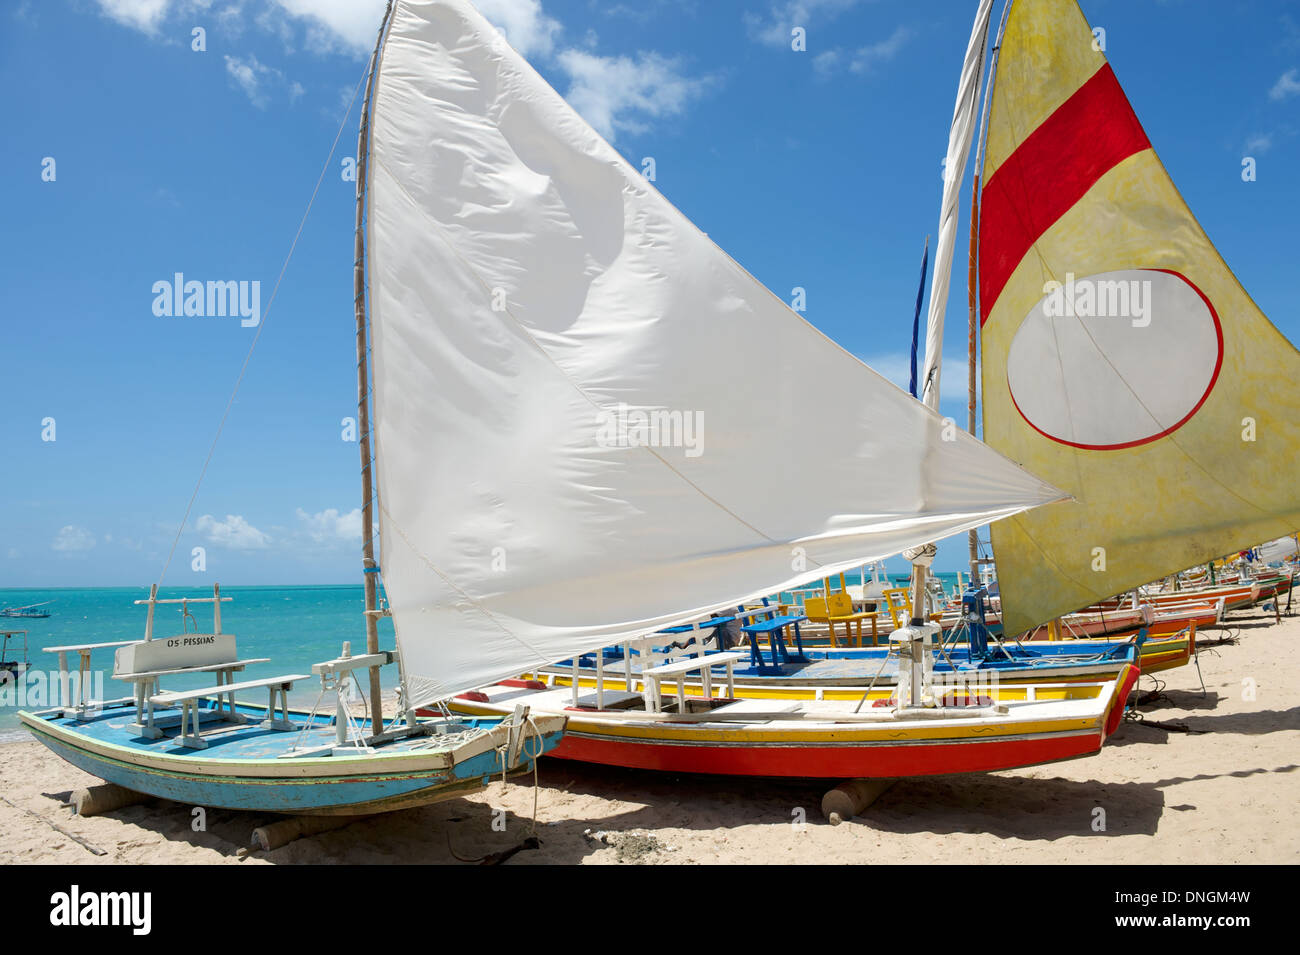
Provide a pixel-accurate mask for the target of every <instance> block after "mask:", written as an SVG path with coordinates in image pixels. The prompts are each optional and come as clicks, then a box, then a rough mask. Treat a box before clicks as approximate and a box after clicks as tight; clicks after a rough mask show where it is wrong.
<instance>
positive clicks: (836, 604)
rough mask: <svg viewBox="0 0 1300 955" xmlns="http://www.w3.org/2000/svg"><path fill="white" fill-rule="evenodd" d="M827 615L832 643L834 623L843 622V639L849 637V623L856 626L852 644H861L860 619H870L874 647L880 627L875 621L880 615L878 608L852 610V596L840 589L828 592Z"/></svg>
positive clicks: (833, 639) (877, 640) (878, 637)
mask: <svg viewBox="0 0 1300 955" xmlns="http://www.w3.org/2000/svg"><path fill="white" fill-rule="evenodd" d="M826 610H827V616H828V618H829V620H830V625H831V643H832V644H834V642H835V638H834V634H835V626H836V624H841V623H842V624H844V639H845V640H847V639H848V638H849V625H850V624H852V625H854V626H856V628H857V631H856V633H857V636H856V640H855V642H854V646H858V647H860V646H862V621H864V620H870V621H871V645H872V646H873V647H874V646H876V645H877V643H878V642H879V640H880V628H879V625H878V624H877V623H876V618H877V617H879V616H880V611H878V610H862V611H856V612H855V611H854V609H853V598H851V597H850V596H849V595H848V594H846V593H844V592H843V591H841V592H840V593H837V594H830V595H829V596H828V597H827V598H826Z"/></svg>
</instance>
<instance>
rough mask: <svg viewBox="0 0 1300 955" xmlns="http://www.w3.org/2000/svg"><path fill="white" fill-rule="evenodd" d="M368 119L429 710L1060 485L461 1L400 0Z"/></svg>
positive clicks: (387, 394)
mask: <svg viewBox="0 0 1300 955" xmlns="http://www.w3.org/2000/svg"><path fill="white" fill-rule="evenodd" d="M371 130H372V131H371V137H372V141H371V147H370V152H369V156H370V165H369V177H370V181H369V186H368V188H369V200H368V201H369V206H368V225H367V233H368V254H367V258H368V263H367V264H368V272H369V277H370V305H371V327H372V335H373V365H374V372H375V390H374V405H375V421H376V449H377V455H378V460H377V469H378V481H379V505H380V527H381V541H382V558H381V564H382V571H383V581H384V586H385V590H386V592H387V596H388V599H389V604H390V606H391V608H392V612H393V618H394V622H395V625H396V629H397V637H398V643H399V647H400V650H401V652H402V656H403V660H404V664H405V671H406V674H407V679H408V686H409V689H410V692H411V702H412V703H415V704H418V703H423V702H428V701H430V700H433V699H436V698H439V697H443V696H447V695H451V694H454V693H457V692H460V691H462V690H465V689H468V688H471V687H474V686H479V685H483V684H486V683H489V682H492V681H495V680H498V679H501V678H504V677H508V676H511V675H514V674H517V673H519V672H520V671H522V670H524V669H526V668H527V667H530V666H533V665H536V664H541V663H546V662H553V661H555V660H558V659H563V658H564V657H567V656H569V655H571V654H573V653H575V652H579V651H586V650H590V649H593V648H595V647H598V646H601V645H603V644H608V643H612V642H616V641H618V640H620V639H625V638H628V637H630V636H641V635H644V634H646V633H648V632H651V631H653V630H655V629H658V628H660V627H663V626H665V625H669V624H673V623H677V622H680V621H682V620H684V619H689V618H690V617H693V616H695V615H698V614H701V613H704V612H707V611H709V610H712V609H715V608H719V607H724V606H727V605H735V604H736V603H737V602H738V601H741V600H745V599H750V598H752V597H754V596H756V595H760V594H763V593H770V592H772V591H774V590H776V589H778V588H786V587H790V586H794V585H796V584H800V583H803V582H806V581H808V580H811V579H814V578H817V577H820V576H822V575H824V574H827V573H833V572H838V571H839V570H842V569H844V570H847V569H851V568H853V567H857V566H860V565H861V564H862V563H863V562H865V561H868V560H872V559H875V558H878V557H883V556H886V555H889V554H894V553H897V552H898V551H900V550H902V549H904V548H906V547H908V546H911V545H914V544H917V543H921V542H924V541H930V540H936V539H938V538H940V537H943V536H945V535H947V534H952V533H955V532H958V531H962V530H965V529H967V528H970V527H973V526H976V525H979V524H982V523H985V522H987V521H990V520H995V519H997V518H1000V517H1004V516H1007V515H1011V514H1016V513H1018V512H1020V511H1023V510H1025V509H1026V508H1029V507H1033V506H1035V505H1038V504H1041V503H1045V502H1048V501H1051V500H1056V499H1058V498H1059V497H1060V496H1061V495H1060V493H1059V492H1057V491H1056V490H1055V489H1054V488H1052V487H1050V486H1049V485H1046V484H1044V483H1043V482H1041V481H1039V480H1038V479H1037V478H1035V477H1033V476H1032V475H1030V474H1028V473H1027V472H1025V471H1023V470H1021V469H1020V468H1019V467H1018V466H1016V465H1015V464H1013V463H1011V462H1010V461H1008V460H1007V459H1005V458H1003V457H1001V456H1000V455H998V454H996V453H995V452H993V451H992V450H990V449H989V448H987V447H985V446H984V445H983V444H981V443H979V442H978V441H976V440H975V439H973V438H971V437H970V436H969V435H967V434H965V433H963V432H960V431H957V430H955V429H945V426H944V424H943V422H942V421H941V419H940V418H939V417H938V416H937V415H936V414H935V413H934V412H932V411H930V410H929V409H927V408H925V407H924V406H923V405H921V404H920V403H918V402H916V401H914V400H912V399H911V398H910V397H909V396H907V395H906V394H905V393H904V392H902V391H900V390H899V389H897V388H895V387H894V386H893V385H892V384H890V383H889V382H887V381H886V380H885V379H883V378H881V377H880V376H879V375H877V374H876V373H875V372H873V371H872V370H871V369H870V368H868V367H867V366H866V365H864V364H863V363H862V362H860V361H859V360H858V359H857V358H855V357H853V356H852V355H850V354H848V353H847V352H845V351H843V350H842V349H841V348H839V347H838V346H836V345H835V344H834V343H833V342H831V341H830V340H828V339H827V338H825V337H824V336H823V335H821V334H820V333H819V332H818V331H817V330H816V329H815V328H813V327H812V326H811V325H809V324H807V323H806V322H805V321H803V320H802V319H801V318H800V317H799V316H797V315H796V314H794V313H793V312H792V311H791V310H790V309H789V308H787V307H786V305H785V304H784V303H783V302H781V301H780V300H779V299H777V298H776V297H775V296H774V295H772V294H771V293H770V292H769V291H768V290H767V289H766V288H764V287H763V286H762V285H760V284H759V283H758V282H757V281H756V280H755V279H754V278H753V277H751V276H750V275H749V274H748V273H746V272H745V271H744V270H743V269H742V268H741V267H740V266H739V265H737V264H736V263H735V262H734V261H732V260H731V259H730V258H728V257H727V256H726V254H725V253H723V252H722V251H721V250H719V249H718V248H717V246H715V245H714V244H713V243H712V242H711V241H710V240H709V239H708V238H707V237H706V236H705V235H704V234H703V233H701V232H700V231H699V230H698V229H697V228H696V227H695V226H694V225H692V224H691V223H690V222H689V221H688V220H687V219H686V218H685V217H684V216H683V215H682V214H681V213H680V212H678V211H677V210H676V209H675V208H674V207H673V206H672V205H670V204H669V203H668V202H667V201H666V200H665V199H664V198H663V197H662V196H661V195H660V194H659V193H658V192H657V191H656V190H655V189H654V188H653V187H652V186H651V185H650V184H649V183H647V182H646V180H645V179H644V178H643V177H642V176H640V175H639V174H638V173H637V171H636V170H635V169H634V168H632V167H631V166H630V165H628V163H626V162H625V161H624V159H623V158H622V157H621V156H620V155H619V154H618V153H617V152H616V151H615V150H614V149H613V148H612V147H610V146H609V145H608V144H607V143H605V142H604V141H603V140H602V139H601V138H600V137H599V136H598V135H597V134H596V133H595V132H594V131H593V130H592V129H591V127H590V126H588V125H587V123H585V122H584V121H583V120H582V119H581V118H580V117H579V116H578V115H577V114H576V113H575V112H574V111H573V110H572V109H571V108H570V107H569V106H568V105H567V104H566V103H565V102H564V100H563V99H562V98H561V97H560V96H559V95H558V94H557V93H556V92H555V91H554V90H552V89H551V88H550V87H549V86H548V85H547V84H546V82H545V81H544V80H542V78H541V77H540V76H538V75H537V73H535V72H534V71H533V69H532V68H531V67H530V66H529V65H528V64H527V63H526V62H525V61H524V60H523V59H522V58H521V57H520V56H519V55H518V54H516V53H515V52H514V51H513V50H512V49H511V48H510V47H509V46H508V45H507V44H506V43H505V41H504V40H503V39H502V38H501V37H500V36H499V35H498V34H497V33H496V31H495V30H494V29H493V28H492V27H491V26H490V25H489V24H488V23H487V22H486V21H485V20H484V19H483V18H482V17H481V16H480V15H479V14H478V13H477V12H476V11H475V10H474V9H473V8H472V7H471V6H470V4H469V3H467V2H464V0H436V2H435V0H426V2H405V0H403V2H399V3H397V4H396V5H395V9H394V11H393V15H392V21H391V24H390V27H389V32H388V36H387V39H386V40H385V42H384V47H383V52H382V55H381V58H380V62H379V66H378V75H377V77H376V87H375V94H374V106H373V117H372V127H371ZM653 412H658V417H653V416H651V413H653ZM643 414H644V415H647V418H646V419H645V421H644V423H645V424H646V425H647V427H646V428H645V429H644V430H642V429H641V428H640V427H639V426H640V425H641V424H642V423H643V421H642V418H641V417H639V416H640V415H643ZM656 423H657V424H658V425H659V427H658V428H657V429H656V428H654V427H653V425H654V424H656ZM923 463H924V465H925V467H926V468H927V469H928V470H924V471H923Z"/></svg>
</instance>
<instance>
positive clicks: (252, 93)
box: [225, 53, 281, 109]
mask: <svg viewBox="0 0 1300 955" xmlns="http://www.w3.org/2000/svg"><path fill="white" fill-rule="evenodd" d="M225 59H226V72H227V73H229V74H230V77H231V79H233V80H234V81H235V82H236V83H237V84H238V85H239V88H240V89H242V90H243V91H244V93H245V95H247V96H248V101H249V102H250V103H252V104H253V105H254V106H256V107H257V108H258V109H266V104H267V103H268V102H269V98H268V97H267V93H266V85H265V84H266V83H267V81H275V80H278V79H280V78H281V76H280V71H279V70H275V69H272V68H271V67H269V66H266V65H265V64H263V63H262V62H261V61H259V60H258V58H257V57H255V56H253V55H252V54H251V53H250V54H249V55H248V58H247V59H241V58H239V57H237V56H227V57H226V58H225Z"/></svg>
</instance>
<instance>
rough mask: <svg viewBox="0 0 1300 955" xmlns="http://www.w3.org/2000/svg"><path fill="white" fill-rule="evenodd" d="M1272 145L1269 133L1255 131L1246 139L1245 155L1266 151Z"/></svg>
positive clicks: (1271, 137)
mask: <svg viewBox="0 0 1300 955" xmlns="http://www.w3.org/2000/svg"><path fill="white" fill-rule="evenodd" d="M1272 145H1273V136H1272V134H1271V133H1256V134H1255V135H1254V136H1251V137H1250V138H1249V139H1247V140H1246V150H1245V151H1246V155H1248V156H1250V155H1253V154H1255V153H1262V152H1266V151H1267V150H1268V149H1269V147H1270V146H1272Z"/></svg>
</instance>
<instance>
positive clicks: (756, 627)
mask: <svg viewBox="0 0 1300 955" xmlns="http://www.w3.org/2000/svg"><path fill="white" fill-rule="evenodd" d="M768 614H770V615H771V616H768V617H767V619H766V620H757V621H755V622H754V623H751V624H749V625H748V626H744V627H741V628H740V631H741V633H746V634H748V635H749V656H750V662H751V663H753V665H754V667H755V669H757V670H758V672H759V673H762V674H778V675H779V674H780V672H781V665H782V664H783V663H807V662H808V658H807V657H805V656H804V654H803V637H802V636H800V634H799V624H800V623H802V622H803V621H805V620H807V619H808V618H807V617H805V616H804V615H803V614H783V613H779V612H778V608H776V607H766V608H763V609H760V610H745V609H744V608H741V609H740V611H739V612H738V613H737V614H736V616H737V617H741V618H743V617H757V616H762V615H768ZM790 626H793V627H794V642H795V646H796V647H798V649H799V652H798V653H797V654H795V655H793V656H792V655H791V654H790V653H789V652H788V651H787V650H786V646H785V628H786V627H790ZM764 634H766V635H767V645H768V649H769V650H770V651H771V655H772V659H771V662H770V663H769V662H767V661H765V660H764V659H763V648H762V646H761V644H760V642H759V641H760V638H761V637H762V636H763V635H764Z"/></svg>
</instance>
